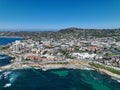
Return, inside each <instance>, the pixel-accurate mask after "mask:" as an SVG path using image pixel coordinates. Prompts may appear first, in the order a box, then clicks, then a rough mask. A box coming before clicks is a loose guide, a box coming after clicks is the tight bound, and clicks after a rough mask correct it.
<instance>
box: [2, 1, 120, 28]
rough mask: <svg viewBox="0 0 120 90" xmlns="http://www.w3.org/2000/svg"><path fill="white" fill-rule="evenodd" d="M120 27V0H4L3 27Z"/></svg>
mask: <svg viewBox="0 0 120 90" xmlns="http://www.w3.org/2000/svg"><path fill="white" fill-rule="evenodd" d="M69 27H78V28H88V29H89V28H90V29H91V28H97V29H98V28H99V29H107V28H110V29H111V28H120V0H0V29H15V30H16V29H19V30H22V29H24V30H25V29H28V30H29V29H31V30H32V29H39V30H49V29H50V30H57V29H62V28H69Z"/></svg>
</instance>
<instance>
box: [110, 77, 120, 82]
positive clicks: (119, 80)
mask: <svg viewBox="0 0 120 90" xmlns="http://www.w3.org/2000/svg"><path fill="white" fill-rule="evenodd" d="M111 79H114V80H116V81H117V82H118V83H120V79H117V78H114V77H111Z"/></svg>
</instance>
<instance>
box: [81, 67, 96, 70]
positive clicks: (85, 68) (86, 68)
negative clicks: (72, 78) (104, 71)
mask: <svg viewBox="0 0 120 90" xmlns="http://www.w3.org/2000/svg"><path fill="white" fill-rule="evenodd" d="M82 69H83V70H94V69H92V68H89V67H84V68H82Z"/></svg>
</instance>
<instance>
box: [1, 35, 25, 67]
mask: <svg viewBox="0 0 120 90" xmlns="http://www.w3.org/2000/svg"><path fill="white" fill-rule="evenodd" d="M16 40H23V38H18V37H15V38H14V37H0V46H3V45H7V44H9V43H12V42H15V41H16ZM0 52H1V51H0ZM11 59H12V58H11V57H9V56H8V55H3V54H0V66H5V65H8V64H10V60H11Z"/></svg>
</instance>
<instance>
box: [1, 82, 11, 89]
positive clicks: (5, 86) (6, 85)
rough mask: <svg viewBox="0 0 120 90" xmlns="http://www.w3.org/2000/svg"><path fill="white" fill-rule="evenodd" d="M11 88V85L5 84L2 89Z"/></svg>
mask: <svg viewBox="0 0 120 90" xmlns="http://www.w3.org/2000/svg"><path fill="white" fill-rule="evenodd" d="M10 86H11V83H7V84H5V85H4V86H3V87H4V88H7V87H10Z"/></svg>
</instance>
